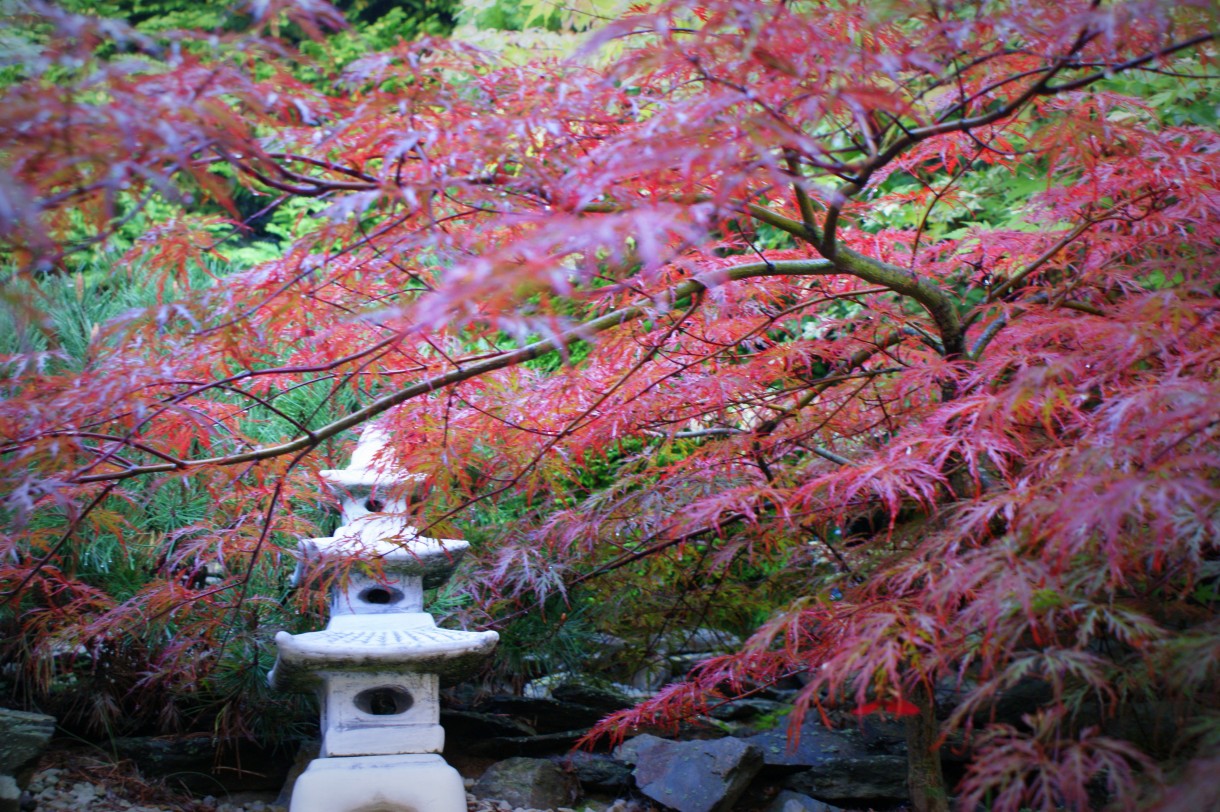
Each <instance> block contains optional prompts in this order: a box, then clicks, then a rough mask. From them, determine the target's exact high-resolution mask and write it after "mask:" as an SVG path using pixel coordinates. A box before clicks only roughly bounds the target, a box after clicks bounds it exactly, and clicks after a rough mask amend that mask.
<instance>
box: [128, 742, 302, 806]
mask: <svg viewBox="0 0 1220 812" xmlns="http://www.w3.org/2000/svg"><path fill="white" fill-rule="evenodd" d="M111 746H113V747H114V751H115V754H116V755H117V756H118V757H119V758H123V759H130V760H131V761H134V762H135V764H136V766H137V767H138V768H139V769H140V772H141V773H142V774H143V775H144V776H145V777H147V778H158V779H161V780H162V781H164V782H165V783H167V784H169V785H170V786H173V787H181V788H182V789H184V790H186V791H187V792H193V793H196V794H198V795H220V794H227V793H234V792H278V791H279V790H280V788H281V787H283V785H284V780H285V779H286V778H287V777H288V770H289V768H290V767H291V766H292V762H293V758H294V756H295V755H296V749H297V747H298V746H299V742H291V743H289V742H285V743H283V744H280V745H275V746H268V747H263V746H260V745H258V744H255V743H253V742H247V741H240V740H222V739H216V738H213V737H211V736H198V735H196V736H190V735H188V736H130V737H123V738H116V739H114V740H113V741H112V743H111Z"/></svg>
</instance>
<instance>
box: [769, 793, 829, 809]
mask: <svg viewBox="0 0 1220 812" xmlns="http://www.w3.org/2000/svg"><path fill="white" fill-rule="evenodd" d="M767 812H843V809H842V808H840V807H837V806H831V805H830V804H828V803H826V802H824V801H818V800H815V799H814V798H810V797H809V796H808V795H801V794H800V793H799V792H793V791H792V790H788V789H786V790H784V791H783V792H781V793H780V794H779V795H776V796H775V800H774V801H772V802H771V805H770V806H769V807H767Z"/></svg>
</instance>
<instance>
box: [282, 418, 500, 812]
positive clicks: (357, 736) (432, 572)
mask: <svg viewBox="0 0 1220 812" xmlns="http://www.w3.org/2000/svg"><path fill="white" fill-rule="evenodd" d="M386 439H387V438H386V437H385V435H384V434H381V433H379V432H377V431H366V432H365V434H364V435H363V436H362V437H361V440H360V443H359V445H357V447H356V452H355V454H353V456H352V464H351V465H350V466H349V467H348V468H347V469H344V470H342V471H323V472H322V476H323V478H325V479H326V480H327V483H328V484H329V485H330V486H331V488H332V490H334V491H335V493H336V494H337V495H338V497H339V499H340V500H341V502H342V505H343V519H344V522H345V524H344V525H343V526H342V527H340V528H339V530H338V531H336V532H335V535H334V536H332V537H328V538H317V539H306V540H304V541H302V542H301V543H300V545H299V547H300V559H299V563H298V568H297V576H296V580H297V583H298V584H300V583H304V582H305V579H304V577H303V576H304V574H305V573H306V572H308V571H311V570H325V569H327V568H332V567H343V569H344V570H346V573H347V574H346V576H345V577H344V578H343V579H341V580H340V583H338V584H337V585H336V586H334V587H333V588H332V591H331V618H330V622H329V623H328V624H327V626H326V628H325V629H323V630H322V631H317V632H308V633H306V634H297V635H293V634H288V633H287V632H280V633H279V634H277V635H276V637H275V643H276V647H277V648H278V650H279V655H278V657H277V658H276V663H275V667H274V668H273V669H272V670H271V673H270V674H269V675H268V680H269V682H270V683H271V685H272V686H273V687H275V688H278V689H280V690H289V691H310V690H312V691H316V692H317V693H318V698H319V703H320V705H321V708H322V746H321V752H320V755H321V757H320V758H318V759H315V760H314V761H313V762H312V763H311V764H310V765H309V767H308V769H306V770H305V772H304V773H302V774H301V776H300V777H299V778H298V779H297V782H296V785H295V787H294V789H293V793H292V806H291V812H465V809H466V796H465V791H464V788H463V786H462V781H461V778H460V777H459V776H458V774H457V772H456V771H455V770H453V768H451V767H450V766H449V765H447V764H445V762H444V761H443V760H442V759H441V758H440V756H438V755H433V754H435V753H439V752H440V751H441V750H442V749H443V748H444V744H445V731H444V729H443V728H442V727H441V726H440V702H439V698H438V693H439V685H440V680H441V678H442V677H454V676H458V675H461V674H463V673H465V672H467V671H469V670H471V669H473V668H474V667H476V666H477V665H478V664H479V663H480V662H481V661H482V660H483V659H484V658H486V656H487V655H488V654H490V653H491V650H492V649H493V648H494V647H495V645H496V642H497V640H498V639H499V636H498V635H497V634H496V633H495V632H465V631H456V630H452V629H441V628H438V627H437V626H436V623H435V621H433V619H432V616H431V615H429V614H427V613H426V612H424V611H423V594H424V590H425V589H426V588H430V587H436V586H440V585H441V584H443V583H444V582H445V581H446V580H447V579H448V578H449V576H450V575H451V574H452V572H453V570H454V568H455V567H456V566H457V565H458V563H459V562H460V561H461V559H462V555H463V554H464V553H465V552H466V549H467V547H468V545H467V543H466V542H464V541H458V540H455V539H432V538H426V537H423V536H420V535H419V533H418V531H417V530H416V528H414V527H412V526H410V525H409V524H408V522H407V519H406V518H405V513H406V511H407V509H408V507H409V501H410V499H411V497H412V493H411V486H412V485H413V484H414V483H416V482H417V481H418V478H417V477H412V476H410V475H408V474H406V473H405V472H404V471H402V470H401V469H398V468H396V467H395V466H394V464H393V460H389V459H383V458H384V457H385V456H386V455H385V453H384V447H385V445H386ZM396 514H397V515H396ZM353 560H359V561H361V562H364V563H362V564H358V565H356V566H351V564H352V561H353Z"/></svg>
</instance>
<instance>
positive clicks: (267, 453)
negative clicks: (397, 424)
mask: <svg viewBox="0 0 1220 812" xmlns="http://www.w3.org/2000/svg"><path fill="white" fill-rule="evenodd" d="M835 273H839V271H838V269H837V268H836V266H835V264H834V263H831V262H828V261H826V260H820V259H812V260H779V261H775V262H752V263H746V264H742V265H735V266H732V267H729V268H725V269H720V270H717V271H716V272H715V275H714V277H713V276H710V275H709V276H707V277H705V279H706V281H703V280H700V279H688V280H686V281H685V282H681V283H679V284H677V285H675V286H673V287H672V288H670V289H669V290H668V291H665V292H664V293H663V294H660V295H657V296H654V297H653V301H654V303H655V304H656V305H661V304H663V305H664V306H666V307H674V306H680V305H681V303H682V302H684V301H685V300H687V299H689V298H690V297H691V296H694V295H696V294H698V293H701V292H703V291H705V290H707V289H709V288H711V287H714V286H716V285H720V284H725V283H727V282H736V281H740V280H743V279H754V278H760V277H771V276H828V275H832V274H835ZM654 307H655V305H654V306H649V305H644V304H638V305H630V306H628V307H623V308H620V309H618V310H615V311H612V312H610V313H607V314H605V315H603V316H599V317H598V318H595V319H591V320H589V321H587V322H585V323H583V324H580V325H577V326H575V327H572V328H570V329H568V330H565V331H563V332H561V333H559V334H557V335H555V336H554V337H551V338H546V339H542V340H540V341H535V342H533V343H530V344H527V345H525V346H524V347H520V348H518V349H516V350H511V351H508V352H504V353H500V354H498V355H494V356H492V357H490V358H485V359H483V360H481V361H476V362H474V363H471V364H468V365H466V366H461V367H459V368H457V369H453V370H450V371H448V372H445V373H443V374H440V375H434V376H432V377H429V378H427V379H425V380H423V381H419V382H417V383H414V384H412V385H411V386H407V387H403V388H402V389H399V390H397V391H394V392H391V393H389V394H387V395H384V396H382V397H380V398H378V399H376V400H374V401H373V402H372V403H370V404H368V405H367V406H364V407H363V408H361V409H357V410H356V411H354V412H352V413H351V414H349V415H347V416H346V417H342V418H340V419H338V420H335V421H333V422H331V423H328V424H326V425H325V426H321V427H319V428H317V429H314V430H313V431H311V432H310V433H308V434H306V435H304V436H301V437H297V438H296V439H294V440H291V441H289V442H287V443H281V444H279V445H274V446H266V447H263V448H256V449H253V450H251V451H246V452H242V453H239V454H229V455H225V456H219V457H209V458H207V459H201V460H184V461H182V464H181V465H175V464H171V463H163V464H150V465H142V466H138V467H135V468H129V469H125V470H123V471H114V472H107V473H100V474H85V475H79V476H74V477H70V478H69V479H68V481H69V482H72V483H77V484H80V483H86V482H111V481H114V480H118V479H127V478H130V477H134V476H143V475H145V474H156V473H168V472H171V471H180V470H185V469H191V468H201V467H206V466H227V465H238V464H241V463H248V462H258V461H260V460H266V459H272V458H274V457H280V456H283V455H286V454H295V453H297V452H299V451H302V450H305V449H310V448H314V447H316V446H317V445H318V444H319V443H321V442H322V441H324V440H326V439H329V438H331V437H334V436H336V435H337V434H340V433H341V432H344V431H347V430H348V429H351V428H355V427H356V426H359V425H361V424H363V423H365V422H366V421H368V420H371V419H372V418H374V417H377V416H378V415H380V414H382V413H384V412H386V411H388V410H389V409H392V408H394V407H395V406H398V405H399V404H402V403H405V402H407V401H408V400H412V399H413V398H417V397H421V396H423V395H427V394H429V393H431V392H436V391H438V390H440V389H443V388H445V387H447V386H451V385H453V384H455V383H460V382H462V381H467V380H470V379H472V378H477V377H479V376H481V375H486V374H488V373H490V372H494V371H496V370H500V369H505V368H507V367H512V366H516V365H517V364H521V363H524V362H526V361H531V360H533V359H535V358H539V357H541V356H544V355H547V354H549V353H552V352H559V351H560V350H564V349H566V348H568V347H570V346H572V345H573V344H575V343H576V342H578V341H587V340H588V339H590V338H592V337H593V336H595V335H597V334H598V333H602V332H605V331H607V330H611V329H614V328H616V327H620V326H622V325H623V324H626V323H627V322H630V321H634V320H635V319H638V318H640V317H642V316H644V315H646V314H648V313H650V312H652V311H653V310H654Z"/></svg>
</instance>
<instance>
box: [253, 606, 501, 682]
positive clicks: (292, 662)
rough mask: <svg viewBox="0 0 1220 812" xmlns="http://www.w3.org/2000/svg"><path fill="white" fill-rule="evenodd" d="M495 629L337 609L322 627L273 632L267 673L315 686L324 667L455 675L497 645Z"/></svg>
mask: <svg viewBox="0 0 1220 812" xmlns="http://www.w3.org/2000/svg"><path fill="white" fill-rule="evenodd" d="M499 639H500V636H499V635H498V634H496V633H495V632H463V631H457V630H454V629H441V628H438V627H437V626H436V625H435V623H434V622H433V620H432V616H431V615H428V614H427V613H425V612H416V613H411V614H402V615H389V614H387V615H339V616H337V617H335V618H332V620H331V622H330V625H329V626H327V628H326V629H324V630H323V631H320V632H308V633H306V634H288V633H287V632H280V633H278V634H277V635H276V636H275V644H276V647H277V648H278V649H279V657H278V658H277V659H276V663H275V667H274V668H273V669H272V670H271V674H269V675H268V678H269V680H270V682H271V686H272V687H273V688H278V689H280V690H286V691H293V690H296V691H305V690H312V689H314V688H315V687H316V686H317V684H318V681H319V679H320V676H319V674H320V673H321V672H329V673H335V672H339V671H346V672H349V673H359V672H362V671H389V670H393V671H398V672H400V673H434V674H439V675H441V676H444V677H450V678H456V677H460V676H463V675H464V674H467V673H469V672H470V671H471V670H472V669H474V668H475V667H477V666H478V664H479V663H481V662H482V661H483V660H484V659H486V658H487V656H488V655H489V654H490V653H491V651H492V650H493V649H494V648H495V646H496V642H497V641H498V640H499Z"/></svg>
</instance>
